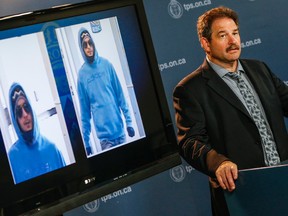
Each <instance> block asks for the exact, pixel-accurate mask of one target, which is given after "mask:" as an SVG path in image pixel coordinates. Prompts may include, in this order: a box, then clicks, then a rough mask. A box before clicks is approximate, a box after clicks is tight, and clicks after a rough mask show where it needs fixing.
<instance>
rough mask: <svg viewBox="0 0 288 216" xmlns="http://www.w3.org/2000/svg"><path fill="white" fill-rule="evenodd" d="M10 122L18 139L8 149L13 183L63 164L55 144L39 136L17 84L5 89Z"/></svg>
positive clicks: (24, 94)
mask: <svg viewBox="0 0 288 216" xmlns="http://www.w3.org/2000/svg"><path fill="white" fill-rule="evenodd" d="M9 100H10V101H9V103H10V115H11V121H12V124H13V126H14V129H15V132H16V134H17V136H18V140H17V141H16V142H15V143H14V144H13V145H12V146H11V148H10V149H9V151H8V156H9V161H10V165H11V168H12V172H13V176H14V181H15V183H20V182H23V181H25V180H28V179H31V178H34V177H36V176H39V175H42V174H45V173H47V172H51V171H53V170H56V169H59V168H61V167H64V166H65V161H64V159H63V157H62V154H61V152H60V151H59V150H58V148H57V146H56V145H55V144H54V143H52V142H51V141H50V140H48V139H47V138H46V137H44V136H43V135H41V133H40V130H39V127H38V123H37V117H36V114H35V112H34V111H33V109H32V107H31V104H30V101H29V99H28V97H27V95H26V93H25V91H24V89H23V88H22V86H21V85H20V84H18V83H13V84H12V86H11V87H10V90H9Z"/></svg>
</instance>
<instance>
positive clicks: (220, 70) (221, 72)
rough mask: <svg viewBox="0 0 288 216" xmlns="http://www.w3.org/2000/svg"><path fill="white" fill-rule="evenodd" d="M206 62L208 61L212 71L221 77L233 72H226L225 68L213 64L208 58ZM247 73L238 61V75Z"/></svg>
mask: <svg viewBox="0 0 288 216" xmlns="http://www.w3.org/2000/svg"><path fill="white" fill-rule="evenodd" d="M206 60H207V61H208V63H209V65H210V66H211V67H212V69H213V70H214V71H215V72H216V73H217V74H218V75H219V76H220V77H224V76H225V75H226V74H227V73H228V72H231V71H228V70H226V69H225V68H223V67H221V66H219V65H217V64H214V63H213V62H211V61H210V60H209V58H208V57H207V56H206ZM240 72H242V73H245V71H244V69H243V67H242V65H241V63H240V61H239V60H238V66H237V73H240Z"/></svg>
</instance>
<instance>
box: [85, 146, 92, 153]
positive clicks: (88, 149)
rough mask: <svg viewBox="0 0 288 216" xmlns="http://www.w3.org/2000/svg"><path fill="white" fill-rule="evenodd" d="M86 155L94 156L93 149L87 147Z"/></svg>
mask: <svg viewBox="0 0 288 216" xmlns="http://www.w3.org/2000/svg"><path fill="white" fill-rule="evenodd" d="M86 154H87V155H92V154H93V152H92V148H91V147H90V146H88V147H86Z"/></svg>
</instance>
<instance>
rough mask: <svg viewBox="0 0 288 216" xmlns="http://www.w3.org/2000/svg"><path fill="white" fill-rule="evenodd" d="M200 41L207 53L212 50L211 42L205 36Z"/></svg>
mask: <svg viewBox="0 0 288 216" xmlns="http://www.w3.org/2000/svg"><path fill="white" fill-rule="evenodd" d="M200 43H201V47H202V48H203V49H204V51H205V52H206V53H209V52H210V43H209V41H208V39H207V38H205V37H202V38H201V39H200Z"/></svg>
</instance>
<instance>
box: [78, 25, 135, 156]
mask: <svg viewBox="0 0 288 216" xmlns="http://www.w3.org/2000/svg"><path fill="white" fill-rule="evenodd" d="M78 38H79V41H78V42H79V46H80V50H81V53H82V56H83V59H84V61H85V62H84V63H83V65H82V67H81V68H80V70H79V74H78V83H77V89H78V95H79V102H80V112H81V122H82V133H83V137H84V143H85V148H86V153H87V155H90V154H92V153H93V152H92V148H91V144H90V138H89V137H90V133H91V122H90V120H91V116H92V119H93V122H94V126H95V129H96V134H97V137H98V139H99V140H100V144H101V147H102V150H104V149H108V148H110V147H113V146H116V145H119V144H122V143H124V142H125V141H126V135H125V131H124V123H123V120H122V116H121V111H122V113H123V115H124V117H125V120H126V130H127V133H128V135H129V136H130V137H133V136H134V135H135V132H134V129H133V127H132V118H131V114H130V111H129V107H128V104H127V102H126V100H125V97H124V93H123V90H122V87H121V84H120V82H119V79H118V77H117V74H116V71H115V69H114V67H113V65H112V64H111V63H110V62H109V61H108V60H107V59H105V58H103V57H100V56H99V55H98V52H97V50H96V47H95V44H94V41H93V39H92V37H91V35H90V33H89V32H88V31H87V30H86V29H84V28H81V29H80V30H79V35H78Z"/></svg>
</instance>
